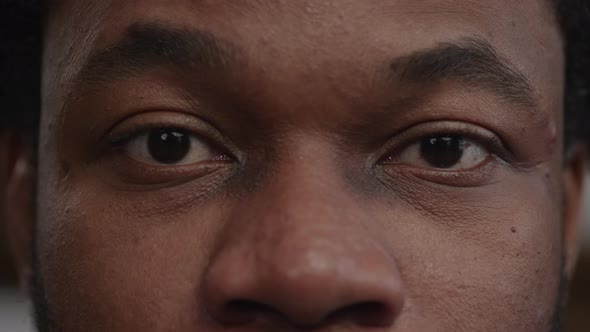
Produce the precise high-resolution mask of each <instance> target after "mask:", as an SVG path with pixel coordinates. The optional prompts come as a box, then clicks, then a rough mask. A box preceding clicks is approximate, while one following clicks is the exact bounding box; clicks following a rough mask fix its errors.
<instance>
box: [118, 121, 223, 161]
mask: <svg viewBox="0 0 590 332" xmlns="http://www.w3.org/2000/svg"><path fill="white" fill-rule="evenodd" d="M123 150H124V151H125V152H126V153H127V155H129V156H130V157H131V158H133V159H135V160H137V161H140V162H143V163H147V164H150V165H186V164H194V163H200V162H205V161H210V160H219V156H218V155H217V154H216V153H215V151H214V149H213V148H212V147H211V146H210V144H209V143H207V142H206V141H204V140H203V139H201V138H199V137H197V136H195V135H193V134H191V133H189V132H187V131H186V130H183V129H178V128H156V129H149V130H147V131H144V132H142V133H140V134H139V135H136V136H135V137H132V138H130V139H129V140H128V141H127V142H126V143H125V144H123Z"/></svg>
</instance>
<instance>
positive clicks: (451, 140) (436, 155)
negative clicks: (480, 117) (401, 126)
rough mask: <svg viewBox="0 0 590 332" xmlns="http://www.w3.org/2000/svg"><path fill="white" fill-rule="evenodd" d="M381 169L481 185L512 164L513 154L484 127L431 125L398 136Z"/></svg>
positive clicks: (447, 123)
mask: <svg viewBox="0 0 590 332" xmlns="http://www.w3.org/2000/svg"><path fill="white" fill-rule="evenodd" d="M387 151H388V152H387V153H386V154H385V156H384V157H382V159H381V161H380V165H381V167H382V168H384V170H385V171H386V172H388V173H390V172H392V171H395V170H403V171H404V172H409V173H411V174H413V175H415V176H417V177H419V178H421V179H424V180H427V181H432V182H440V183H443V184H448V185H453V184H455V183H456V184H457V185H459V186H469V185H478V184H481V183H482V181H484V180H486V179H488V180H489V177H491V176H493V171H494V170H495V169H496V168H497V166H498V165H499V164H503V163H505V162H510V160H511V159H512V157H511V152H510V150H509V149H508V148H507V147H506V146H505V144H504V143H503V142H502V140H501V139H500V138H499V137H498V136H497V135H495V134H494V133H492V132H491V131H490V130H488V129H485V128H483V127H480V126H477V125H474V124H470V123H463V122H454V121H440V122H428V123H423V124H419V125H417V126H414V127H411V128H409V129H407V130H405V131H403V132H402V133H400V134H398V135H396V137H394V138H393V139H392V140H391V142H390V143H389V144H388V150H387Z"/></svg>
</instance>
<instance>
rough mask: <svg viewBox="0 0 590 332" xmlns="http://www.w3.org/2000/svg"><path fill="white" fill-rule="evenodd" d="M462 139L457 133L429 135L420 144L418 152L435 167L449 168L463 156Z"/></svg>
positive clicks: (463, 145)
mask: <svg viewBox="0 0 590 332" xmlns="http://www.w3.org/2000/svg"><path fill="white" fill-rule="evenodd" d="M464 147H465V144H464V140H463V138H462V137H461V136H458V135H444V136H431V137H428V138H426V139H424V140H423V141H422V142H421V144H420V154H421V156H422V158H424V160H426V162H428V164H430V165H431V166H433V167H436V168H451V167H452V166H454V165H456V164H457V163H458V162H459V161H460V160H461V157H462V156H463V151H464Z"/></svg>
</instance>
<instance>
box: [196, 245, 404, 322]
mask: <svg viewBox="0 0 590 332" xmlns="http://www.w3.org/2000/svg"><path fill="white" fill-rule="evenodd" d="M373 254H374V253H373ZM245 256H247V257H250V258H246V257H245ZM245 256H244V255H243V253H242V254H234V255H232V254H228V255H225V256H224V257H218V258H217V259H216V260H215V261H214V262H213V264H212V265H211V266H210V269H209V270H208V272H207V275H206V278H205V282H204V290H203V292H204V298H205V304H206V307H207V310H208V312H209V314H210V315H211V317H212V318H214V319H215V320H216V321H218V322H219V323H221V324H223V325H231V326H239V325H246V324H252V323H255V322H261V321H266V322H269V321H270V322H275V323H276V322H282V323H283V324H287V325H289V326H294V327H299V328H315V327H320V326H325V325H334V324H343V323H345V324H353V325H355V326H357V327H386V326H390V325H392V324H393V323H394V322H395V320H396V318H397V316H398V315H399V313H400V311H401V309H402V307H403V299H404V296H403V289H402V285H401V281H400V276H399V275H398V272H397V269H395V268H394V265H392V262H391V261H390V259H389V258H388V257H385V256H383V255H380V256H377V257H376V256H374V255H373V256H369V257H366V258H364V259H359V258H361V257H352V256H341V257H334V256H333V255H330V254H327V253H326V252H323V253H315V254H311V255H310V254H308V255H297V254H295V256H297V257H298V258H297V259H295V260H293V259H292V258H293V257H292V256H293V254H291V259H289V257H283V258H284V259H273V260H270V261H269V260H260V257H258V258H256V257H255V255H245ZM283 256H285V255H283ZM274 257H278V256H274ZM384 260H385V261H384Z"/></svg>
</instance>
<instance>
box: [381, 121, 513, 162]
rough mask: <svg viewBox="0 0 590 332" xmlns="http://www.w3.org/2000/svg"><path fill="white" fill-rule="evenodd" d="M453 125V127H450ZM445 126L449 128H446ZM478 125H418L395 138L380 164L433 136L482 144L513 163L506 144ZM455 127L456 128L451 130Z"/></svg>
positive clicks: (491, 151)
mask: <svg viewBox="0 0 590 332" xmlns="http://www.w3.org/2000/svg"><path fill="white" fill-rule="evenodd" d="M449 124H451V125H449ZM445 125H446V127H447V128H445ZM429 126H435V127H437V128H434V129H430V130H428V129H423V127H429ZM475 126H476V125H472V124H467V123H459V122H454V121H444V122H437V123H423V124H419V125H416V126H415V127H412V128H410V129H408V130H405V131H404V132H402V133H401V134H400V136H402V137H401V139H400V138H399V137H398V138H394V139H393V144H389V145H394V146H395V147H394V148H393V149H391V148H390V149H389V150H387V153H386V154H385V157H383V158H381V160H380V163H388V161H390V160H391V159H392V158H393V157H394V156H396V155H398V154H399V153H401V152H402V151H403V150H404V149H407V148H409V147H410V146H411V145H413V144H416V143H418V142H420V141H422V140H424V139H426V138H428V137H431V136H444V135H460V136H463V137H464V138H466V139H469V140H472V141H474V142H477V143H478V144H481V146H482V147H483V148H485V149H487V150H488V152H489V153H490V154H493V155H495V156H497V157H498V158H500V159H501V160H503V161H505V162H507V163H512V162H513V161H514V155H513V152H512V150H511V149H510V148H509V147H508V146H507V145H506V144H505V143H504V141H503V140H502V139H501V138H500V137H498V136H497V135H495V134H493V133H492V132H491V131H489V130H488V129H486V128H483V127H481V126H477V127H478V129H476V128H474V127H475ZM451 127H454V128H451ZM414 131H421V132H420V133H418V134H412V132H414ZM482 131H485V132H487V133H489V135H483V134H482Z"/></svg>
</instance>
